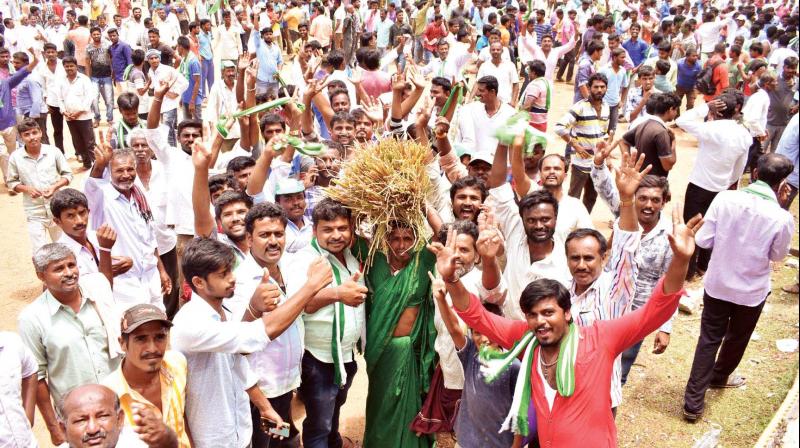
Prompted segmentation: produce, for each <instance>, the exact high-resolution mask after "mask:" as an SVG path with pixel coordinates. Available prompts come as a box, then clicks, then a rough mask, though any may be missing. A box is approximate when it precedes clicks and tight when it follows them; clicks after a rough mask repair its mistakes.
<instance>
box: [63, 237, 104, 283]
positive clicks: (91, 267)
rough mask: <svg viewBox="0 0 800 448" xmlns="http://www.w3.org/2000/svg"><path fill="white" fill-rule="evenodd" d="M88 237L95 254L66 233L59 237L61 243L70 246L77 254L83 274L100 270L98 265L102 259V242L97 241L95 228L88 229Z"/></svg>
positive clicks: (79, 267)
mask: <svg viewBox="0 0 800 448" xmlns="http://www.w3.org/2000/svg"><path fill="white" fill-rule="evenodd" d="M86 239H87V240H88V241H89V242H90V243H91V244H92V246H93V247H94V254H92V252H91V251H90V250H89V249H87V248H86V246H83V245H81V243H79V242H77V241H75V240H74V239H72V237H71V236H69V235H67V234H66V233H62V234H61V238H59V239H58V242H59V243H61V244H63V245H65V246H67V247H69V249H70V250H71V251H72V253H73V254H75V261H76V262H77V263H78V273H79V274H80V275H81V276H84V275H88V274H96V273H98V272H100V269H99V267H98V266H97V263H98V262H99V260H100V244H99V243H98V242H97V234H96V233H95V232H94V231H93V230H87V231H86ZM95 257H97V258H95Z"/></svg>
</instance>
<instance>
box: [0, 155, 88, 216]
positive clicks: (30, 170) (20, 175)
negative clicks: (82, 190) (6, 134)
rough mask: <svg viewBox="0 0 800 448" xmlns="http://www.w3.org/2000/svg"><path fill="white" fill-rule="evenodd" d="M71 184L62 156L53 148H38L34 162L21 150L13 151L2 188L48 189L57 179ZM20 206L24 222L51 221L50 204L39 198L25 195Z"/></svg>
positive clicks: (68, 169)
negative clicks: (62, 179)
mask: <svg viewBox="0 0 800 448" xmlns="http://www.w3.org/2000/svg"><path fill="white" fill-rule="evenodd" d="M61 178H65V179H67V180H69V181H71V180H72V169H70V167H69V164H68V163H67V159H66V158H65V157H64V154H62V153H61V151H59V150H58V148H56V147H55V146H50V145H45V144H42V147H41V149H40V150H39V157H37V158H36V159H34V158H33V157H31V156H30V155H29V154H28V151H26V150H25V148H24V147H22V148H19V149H17V150H16V151H14V152H13V153H12V154H11V155H10V156H9V158H8V178H7V179H6V185H8V189H9V190H13V189H14V187H16V186H17V185H27V186H30V187H34V188H37V189H39V190H40V191H41V190H44V189H46V188H49V187H50V186H51V185H53V184H54V183H56V182H57V181H58V180H59V179H61ZM22 206H23V207H24V209H25V215H26V217H27V218H28V220H49V219H52V218H53V214H52V213H51V212H50V200H49V199H45V198H44V197H43V196H40V197H38V198H36V199H34V198H32V197H31V195H29V194H28V193H25V194H24V195H23V196H22Z"/></svg>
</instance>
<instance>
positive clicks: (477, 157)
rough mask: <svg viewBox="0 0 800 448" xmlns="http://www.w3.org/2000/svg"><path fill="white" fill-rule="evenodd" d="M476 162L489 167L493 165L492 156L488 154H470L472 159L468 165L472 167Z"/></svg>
mask: <svg viewBox="0 0 800 448" xmlns="http://www.w3.org/2000/svg"><path fill="white" fill-rule="evenodd" d="M478 160H480V161H483V162H486V163H488V164H489V165H491V164H492V163H494V156H493V155H492V154H489V153H488V152H476V153H474V154H472V158H471V159H470V161H469V164H470V165H472V164H473V163H475V162H477V161H478Z"/></svg>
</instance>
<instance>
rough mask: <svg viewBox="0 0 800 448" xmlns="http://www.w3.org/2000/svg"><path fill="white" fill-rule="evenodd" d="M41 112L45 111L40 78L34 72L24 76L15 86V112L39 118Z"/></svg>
mask: <svg viewBox="0 0 800 448" xmlns="http://www.w3.org/2000/svg"><path fill="white" fill-rule="evenodd" d="M42 112H45V113H46V112H47V109H46V107H45V104H44V92H43V90H42V80H41V79H39V77H38V76H37V75H36V74H34V75H31V76H28V77H27V78H25V79H24V80H23V81H22V82H21V83H20V84H19V86H17V114H18V115H24V116H26V117H31V118H39V116H41V115H42Z"/></svg>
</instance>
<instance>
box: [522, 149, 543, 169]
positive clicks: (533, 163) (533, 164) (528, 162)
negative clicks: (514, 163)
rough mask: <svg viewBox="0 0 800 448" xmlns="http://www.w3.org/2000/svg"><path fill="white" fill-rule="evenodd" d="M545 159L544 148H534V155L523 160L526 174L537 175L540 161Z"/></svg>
mask: <svg viewBox="0 0 800 448" xmlns="http://www.w3.org/2000/svg"><path fill="white" fill-rule="evenodd" d="M542 157H544V148H542V147H541V146H540V145H536V146H534V148H533V154H526V155H525V156H524V158H523V159H522V164H523V165H524V166H525V172H526V173H528V174H532V173H536V171H537V170H538V169H539V160H541V159H542Z"/></svg>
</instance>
